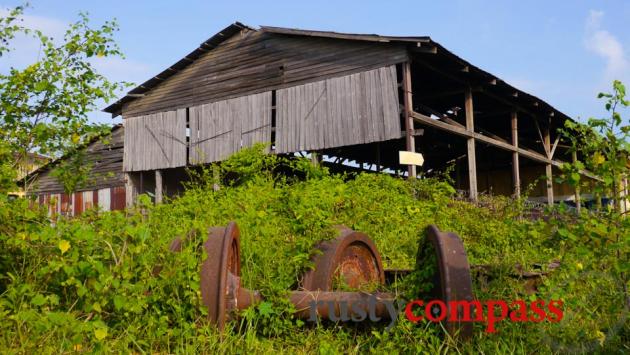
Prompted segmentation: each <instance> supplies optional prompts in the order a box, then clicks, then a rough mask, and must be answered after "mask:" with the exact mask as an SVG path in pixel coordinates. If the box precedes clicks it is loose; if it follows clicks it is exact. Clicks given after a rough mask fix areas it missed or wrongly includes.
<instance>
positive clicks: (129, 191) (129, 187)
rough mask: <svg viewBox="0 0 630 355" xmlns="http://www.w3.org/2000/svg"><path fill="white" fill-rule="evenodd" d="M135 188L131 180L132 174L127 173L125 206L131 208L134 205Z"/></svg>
mask: <svg viewBox="0 0 630 355" xmlns="http://www.w3.org/2000/svg"><path fill="white" fill-rule="evenodd" d="M133 198H134V186H133V180H132V179H131V173H125V205H126V206H127V207H131V206H132V205H133Z"/></svg>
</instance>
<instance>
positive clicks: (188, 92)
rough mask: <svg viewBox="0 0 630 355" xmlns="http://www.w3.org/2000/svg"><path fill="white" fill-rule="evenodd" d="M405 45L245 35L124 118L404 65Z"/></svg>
mask: <svg viewBox="0 0 630 355" xmlns="http://www.w3.org/2000/svg"><path fill="white" fill-rule="evenodd" d="M407 58H408V55H407V51H406V49H405V46H404V44H399V43H374V42H359V41H347V40H339V39H330V38H303V37H293V36H284V35H277V34H269V33H262V32H257V31H244V33H243V34H242V35H237V36H235V37H234V38H231V39H230V40H228V41H226V42H224V43H222V44H221V45H219V46H218V47H216V48H214V49H212V50H211V51H209V52H208V53H207V54H205V55H204V56H202V57H200V58H199V59H197V60H196V61H195V62H194V63H192V64H191V65H189V66H188V67H186V68H185V69H183V70H182V71H181V72H179V73H177V74H176V75H173V76H172V77H170V78H168V79H167V80H165V81H164V82H163V83H161V84H160V85H158V86H157V87H155V88H154V89H153V90H151V91H150V92H148V93H146V94H145V95H144V96H143V97H141V98H138V99H136V100H134V101H131V102H129V103H128V104H126V105H125V106H124V107H123V109H122V114H123V116H124V117H132V116H139V115H143V114H147V113H151V112H159V111H167V110H174V109H178V108H184V107H192V106H198V105H201V104H205V103H207V102H211V101H217V100H223V99H227V98H231V97H236V96H242V95H246V94H252V93H257V92H262V91H269V90H272V89H278V88H281V87H288V86H294V85H298V84H303V83H306V82H309V81H314V80H321V79H323V78H327V77H333V76H340V75H344V74H351V73H355V72H358V71H364V70H368V69H372V68H377V67H382V66H386V65H390V64H396V63H401V62H404V61H405V60H407Z"/></svg>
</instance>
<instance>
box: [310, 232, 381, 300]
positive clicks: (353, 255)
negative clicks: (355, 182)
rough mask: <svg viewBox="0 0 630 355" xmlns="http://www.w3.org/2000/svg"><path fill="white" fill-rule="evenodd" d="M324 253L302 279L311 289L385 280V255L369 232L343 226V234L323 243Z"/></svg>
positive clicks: (315, 258)
mask: <svg viewBox="0 0 630 355" xmlns="http://www.w3.org/2000/svg"><path fill="white" fill-rule="evenodd" d="M318 249H319V250H320V251H321V254H318V255H316V256H315V257H314V258H313V262H314V264H315V267H314V268H313V269H312V270H309V271H308V272H307V273H306V274H305V275H304V278H303V280H302V287H303V288H304V289H305V290H309V291H333V290H335V289H337V288H338V287H336V285H335V282H336V281H339V282H340V283H343V284H344V285H345V286H347V287H349V288H352V289H359V288H360V287H361V286H364V285H367V284H378V285H381V284H383V283H384V281H385V275H384V272H383V264H382V262H381V256H380V254H379V253H378V251H377V250H376V246H375V245H374V243H373V242H372V240H370V238H368V237H367V235H365V234H363V233H360V232H355V231H353V230H352V229H349V228H347V227H343V226H342V227H339V236H338V237H337V238H336V239H334V240H331V241H325V242H322V243H320V244H319V246H318Z"/></svg>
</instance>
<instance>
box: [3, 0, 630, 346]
mask: <svg viewBox="0 0 630 355" xmlns="http://www.w3.org/2000/svg"><path fill="white" fill-rule="evenodd" d="M21 13H22V8H21V7H18V8H16V9H14V10H13V11H11V12H10V14H9V15H8V16H6V17H1V18H0V56H1V55H2V54H4V53H6V52H7V51H8V50H10V49H11V47H10V41H11V40H12V39H13V38H14V37H15V36H16V35H21V34H27V35H31V36H34V37H35V38H36V39H37V40H38V41H39V42H40V43H41V48H42V53H41V56H40V59H39V60H38V62H36V63H34V64H33V65H30V66H28V67H26V68H23V69H11V70H10V71H9V72H8V73H3V74H0V110H1V113H2V115H0V250H1V252H0V319H1V320H2V321H1V322H0V349H1V350H2V352H8V353H44V354H48V353H64V352H114V353H120V352H122V353H128V352H136V353H149V352H150V353H154V352H158V353H175V352H178V353H182V352H183V353H200V352H201V353H211V352H217V351H219V352H226V351H233V352H242V353H245V352H256V353H259V352H262V353H271V352H279V351H283V352H292V353H305V352H309V353H310V352H319V353H323V354H328V353H340V352H343V353H364V352H374V353H389V352H391V353H426V354H434V353H445V352H449V351H453V352H462V353H478V352H483V353H533V352H540V353H567V352H578V353H579V352H600V353H628V352H629V351H630V349H629V345H628V344H630V323H629V321H628V311H629V310H630V295H629V291H628V288H629V286H630V285H629V281H628V275H630V263H629V261H628V256H629V252H630V219H628V218H627V216H623V215H622V213H621V211H620V209H619V208H618V207H617V206H614V207H612V208H604V207H600V211H598V212H597V213H591V212H587V211H582V213H580V214H575V213H573V212H572V211H568V210H567V209H566V208H565V207H564V206H560V207H558V208H557V209H555V210H553V211H548V212H549V214H548V215H547V216H546V218H545V219H542V220H538V221H530V220H527V219H524V218H522V216H523V207H522V204H521V202H522V201H513V200H510V199H506V198H487V199H484V200H483V201H481V203H480V204H479V205H473V204H470V203H468V202H463V201H458V200H455V199H453V197H454V196H453V194H454V190H453V189H452V187H450V186H449V185H448V184H447V183H446V182H443V181H439V180H435V179H421V180H417V181H413V182H410V181H404V180H400V179H397V178H394V177H391V176H388V175H384V174H360V175H356V176H345V175H332V174H329V173H328V172H327V171H326V170H325V169H321V168H315V167H313V166H311V164H310V162H308V161H306V160H302V159H294V160H289V159H284V158H279V157H277V156H273V155H264V154H262V153H261V149H260V147H258V148H256V149H250V150H247V151H243V152H240V153H238V154H236V155H235V156H233V157H232V158H231V159H230V160H228V161H226V162H224V163H223V164H222V165H221V166H208V167H204V168H201V169H200V170H197V171H194V172H192V175H193V176H194V181H193V182H192V183H191V184H190V185H189V186H188V189H187V191H186V192H185V194H183V195H182V196H180V197H179V198H177V199H174V200H172V201H168V203H166V204H162V205H159V206H153V205H152V204H151V203H150V199H149V198H148V197H147V196H142V197H141V198H140V199H139V201H138V203H137V205H136V206H134V208H132V209H130V210H128V211H126V212H125V213H121V212H97V211H88V212H87V213H85V214H83V215H82V216H81V217H79V218H75V219H72V220H67V219H60V220H57V221H49V220H48V218H47V216H46V212H45V210H44V209H38V208H37V207H29V201H27V200H24V199H18V200H10V199H9V198H8V196H7V195H6V193H5V192H6V191H7V190H10V189H11V188H13V187H14V186H12V185H13V183H14V178H15V176H16V174H15V172H16V168H17V166H18V165H19V163H20V160H21V159H23V157H24V156H26V154H27V153H29V152H34V151H36V152H40V153H44V154H51V155H53V156H55V157H57V156H61V155H65V154H72V153H75V152H76V151H77V150H76V148H77V147H80V146H81V143H82V142H85V141H86V140H87V139H89V137H90V136H92V135H93V134H98V131H99V127H97V126H92V125H90V124H89V123H88V121H87V112H89V111H90V110H93V109H94V108H95V102H96V101H97V100H101V99H103V100H107V99H110V98H112V97H113V95H114V91H115V90H116V89H117V88H119V87H120V85H121V84H118V83H111V82H109V81H108V80H107V79H106V78H104V77H103V76H101V75H100V74H99V73H97V72H96V71H95V70H94V68H93V67H92V65H91V62H90V61H91V60H92V59H93V58H94V57H101V56H105V57H107V56H119V55H121V54H120V52H119V51H118V48H117V47H116V45H115V42H114V41H113V34H114V32H115V31H116V30H117V26H116V24H115V23H114V22H107V23H105V24H104V25H103V26H101V27H98V28H96V29H94V28H91V27H90V26H89V22H88V20H87V17H85V16H81V18H80V19H79V21H78V22H76V23H74V24H72V25H71V26H70V28H69V29H68V32H67V33H66V35H65V37H64V38H63V39H57V40H55V41H53V40H52V39H51V38H49V37H47V36H46V35H45V34H43V33H40V32H37V31H31V30H29V29H26V28H23V27H22V26H20V25H19V22H18V18H19V15H20V14H21ZM601 97H603V98H605V99H606V100H607V108H608V109H609V110H610V111H611V117H610V119H604V120H590V121H589V122H588V124H587V125H574V124H569V125H568V126H567V129H566V131H567V132H566V133H567V137H568V138H569V139H570V140H571V142H572V143H573V147H574V149H575V151H576V153H579V154H576V155H578V156H580V157H581V158H582V159H583V160H584V161H576V162H575V163H574V164H570V165H566V166H565V167H564V169H563V171H564V176H563V178H564V179H565V180H567V181H570V182H572V183H573V184H574V185H575V186H581V184H583V183H584V181H581V178H580V175H579V174H578V171H579V170H581V169H583V168H587V169H590V170H592V171H594V172H595V173H597V175H598V176H599V177H601V181H595V182H593V184H594V185H592V186H589V188H592V189H593V191H594V192H596V193H598V194H599V195H600V196H604V195H609V196H617V195H618V190H619V186H620V185H619V180H620V179H621V178H623V177H627V176H628V173H629V172H628V168H629V166H628V164H627V162H628V153H627V152H628V150H629V149H628V146H627V144H628V143H627V142H628V133H629V132H630V128H628V126H627V125H626V123H625V122H624V121H623V120H622V118H621V115H620V113H619V112H618V109H621V108H623V107H627V106H628V101H627V100H626V99H625V88H624V87H623V85H621V83H617V82H616V83H615V84H614V93H613V94H610V95H608V94H602V95H601ZM626 121H627V120H626ZM80 166H82V164H81V163H80V161H77V160H69V163H68V164H66V165H65V166H63V165H62V166H61V169H62V171H61V172H59V173H58V174H57V176H59V177H60V178H64V179H66V180H68V181H65V184H66V187H68V189H69V190H72V189H73V187H76V186H77V184H81V182H82V181H83V180H81V175H82V174H81V173H80V171H79V170H80V168H79V167H80ZM280 172H282V173H280ZM287 172H288V174H287ZM216 184H218V185H220V186H221V188H220V189H219V190H218V191H215V190H214V189H213V186H214V185H216ZM230 220H235V221H237V222H238V224H239V226H240V229H241V245H242V255H241V259H242V263H243V268H242V269H243V270H242V272H243V280H242V281H243V285H244V286H245V287H248V288H252V289H258V290H261V291H262V293H263V295H264V296H265V299H266V300H265V301H264V302H263V303H261V304H259V305H258V306H257V307H255V308H251V309H249V310H247V311H245V312H243V314H241V316H240V317H239V319H238V320H236V321H233V322H232V323H230V325H229V326H228V328H227V329H226V332H225V333H224V334H218V333H217V332H216V331H215V329H214V328H213V327H211V326H209V325H208V324H207V323H206V322H205V313H206V311H205V309H204V307H203V306H202V305H201V297H200V291H199V265H200V262H201V261H202V260H203V258H204V255H203V253H202V252H201V248H200V246H201V244H202V243H203V241H204V239H205V238H206V236H207V232H206V230H207V228H208V227H210V226H216V225H219V226H222V225H225V224H226V223H227V222H228V221H230ZM51 222H53V223H51ZM337 224H345V225H346V226H348V227H350V228H353V229H355V230H358V231H362V232H365V233H367V234H368V235H369V236H370V237H371V238H372V239H373V240H374V241H375V242H376V244H377V246H378V249H379V250H380V252H381V254H382V257H383V261H384V264H385V266H386V267H388V268H412V267H414V265H415V258H416V253H417V248H418V245H419V244H420V243H421V242H422V241H423V238H424V237H425V236H424V230H425V228H426V227H427V226H428V225H429V224H436V225H438V226H439V227H440V228H441V229H442V230H448V231H453V232H456V233H458V234H459V235H460V236H461V237H462V238H463V240H464V242H465V246H466V248H467V250H468V257H469V261H470V263H471V264H473V265H475V266H476V267H475V268H474V273H473V285H474V290H475V294H476V297H477V298H478V299H480V300H493V299H494V300H496V299H503V300H506V301H513V300H518V299H525V300H529V301H531V300H535V299H542V300H545V301H548V300H551V299H554V300H558V299H560V300H562V301H564V311H565V312H564V319H563V320H562V321H561V322H559V323H547V322H542V323H531V322H527V323H515V322H507V321H504V322H501V323H498V324H497V328H498V329H499V331H498V333H495V334H487V333H484V329H485V325H484V324H476V325H475V334H476V335H475V337H474V339H472V340H471V341H470V342H468V343H463V344H462V343H458V342H456V341H454V340H452V339H449V338H448V337H446V336H445V335H444V332H443V331H442V329H441V328H440V327H439V325H436V324H433V323H419V324H412V323H410V322H408V321H404V320H403V319H402V318H399V322H398V323H397V324H396V326H395V327H394V328H393V329H392V330H391V331H389V332H388V331H386V330H385V326H386V325H385V324H374V325H371V324H370V325H362V326H347V325H335V324H323V325H318V326H315V325H312V324H306V323H304V322H303V321H300V320H297V319H294V318H293V317H292V316H291V314H292V311H293V310H292V309H291V306H290V305H289V304H287V302H286V301H285V300H284V299H285V298H284V296H285V294H286V292H287V290H289V289H291V288H293V287H295V285H296V283H297V280H298V278H299V276H300V275H301V274H302V273H303V272H304V271H305V270H307V269H308V268H309V267H310V266H311V265H310V262H309V259H310V256H311V253H312V250H313V246H314V245H315V243H317V242H318V241H320V240H322V239H326V238H332V237H334V231H333V228H332V227H333V226H334V225H337ZM190 231H194V233H190ZM181 235H188V238H187V240H186V243H185V244H184V250H183V251H182V252H181V253H178V254H174V253H170V252H169V251H168V246H169V244H170V242H171V241H172V240H173V239H174V238H175V237H176V236H181ZM554 261H559V262H560V267H559V268H557V269H555V270H553V271H550V272H549V273H548V274H546V275H545V276H543V277H541V278H540V279H535V281H534V282H532V281H531V280H529V281H526V280H523V279H521V278H519V277H515V276H514V274H515V273H517V270H525V271H528V270H534V269H537V268H539V267H541V266H542V270H543V271H548V270H547V268H548V265H549V264H550V263H551V262H554ZM158 269H159V270H160V272H159V273H158V272H156V270H158ZM425 271H426V270H418V272H416V273H414V274H411V275H410V276H408V277H407V278H405V279H404V280H402V281H400V282H398V283H397V284H396V285H394V286H392V287H391V288H390V290H388V291H391V292H397V293H398V294H400V296H402V297H406V298H416V297H419V296H421V295H418V293H417V292H416V291H415V290H419V289H424V286H425V285H426V280H425V279H423V277H422V276H423V274H426V272H425Z"/></svg>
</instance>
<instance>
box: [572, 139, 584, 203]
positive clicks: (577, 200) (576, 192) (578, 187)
mask: <svg viewBox="0 0 630 355" xmlns="http://www.w3.org/2000/svg"><path fill="white" fill-rule="evenodd" d="M571 157H572V158H573V164H575V163H576V162H577V153H576V152H573V153H571ZM580 198H581V197H580V183H579V182H578V184H577V185H576V186H575V208H576V209H577V213H578V214H579V213H580V211H581V210H582V202H581V201H580Z"/></svg>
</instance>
